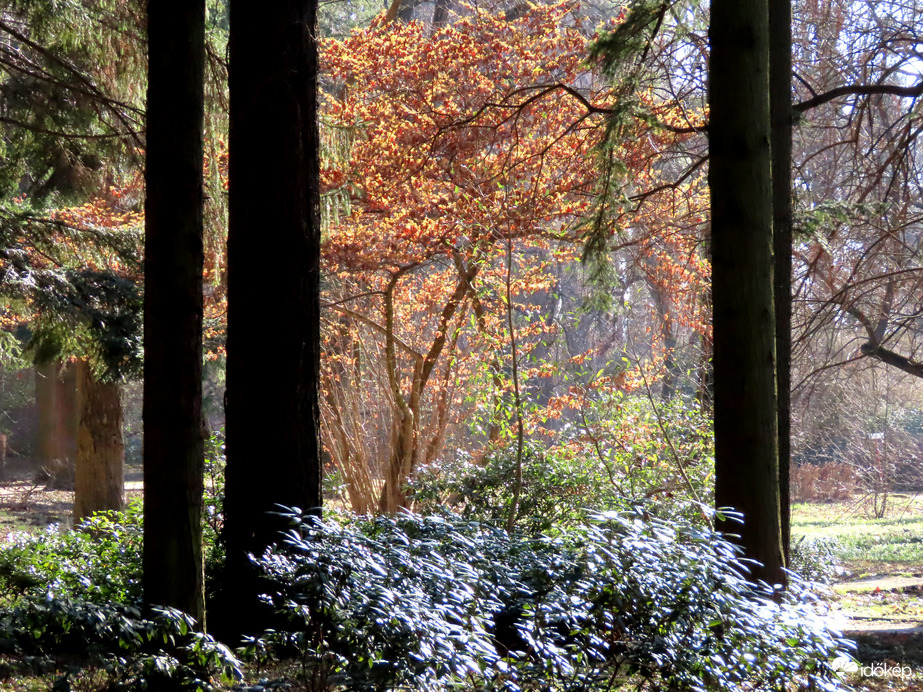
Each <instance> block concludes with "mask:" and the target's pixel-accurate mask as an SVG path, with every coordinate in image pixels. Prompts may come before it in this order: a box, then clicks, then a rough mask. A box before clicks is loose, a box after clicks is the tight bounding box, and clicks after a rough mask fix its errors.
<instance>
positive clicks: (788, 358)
mask: <svg viewBox="0 0 923 692" xmlns="http://www.w3.org/2000/svg"><path fill="white" fill-rule="evenodd" d="M769 41H770V43H769V56H770V57H769V60H770V62H769V88H770V108H771V118H772V208H773V212H772V218H773V223H772V237H773V249H774V253H775V267H774V275H773V281H774V291H775V308H776V362H777V364H778V365H777V372H776V379H777V382H778V388H777V389H778V391H777V396H778V418H779V421H778V426H779V430H778V433H779V506H780V511H781V520H782V550H783V552H784V554H785V564H786V565H788V564H789V557H790V551H791V513H792V509H791V489H790V469H791V463H792V461H791V457H792V451H791V386H792V381H791V380H792V377H791V373H792V115H793V113H794V111H793V109H792V3H791V0H769Z"/></svg>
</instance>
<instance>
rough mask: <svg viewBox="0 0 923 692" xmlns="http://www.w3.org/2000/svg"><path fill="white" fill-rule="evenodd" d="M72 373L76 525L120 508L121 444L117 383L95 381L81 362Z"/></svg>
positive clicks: (122, 486)
mask: <svg viewBox="0 0 923 692" xmlns="http://www.w3.org/2000/svg"><path fill="white" fill-rule="evenodd" d="M72 367H73V366H72ZM75 370H76V372H75V375H76V385H77V386H76V390H77V399H78V407H79V412H80V414H79V428H78V434H77V454H76V459H75V462H74V525H75V526H76V525H77V524H79V523H80V521H81V520H83V519H85V518H87V517H89V516H90V515H92V514H93V513H94V512H100V511H103V510H110V509H112V510H121V509H124V507H125V498H124V491H125V445H124V444H123V442H122V402H121V398H120V396H119V386H118V384H116V383H114V382H100V381H98V380H97V379H96V377H94V375H93V370H92V369H91V368H90V366H89V365H88V364H87V362H86V361H84V360H80V361H78V362H77V364H76V368H75Z"/></svg>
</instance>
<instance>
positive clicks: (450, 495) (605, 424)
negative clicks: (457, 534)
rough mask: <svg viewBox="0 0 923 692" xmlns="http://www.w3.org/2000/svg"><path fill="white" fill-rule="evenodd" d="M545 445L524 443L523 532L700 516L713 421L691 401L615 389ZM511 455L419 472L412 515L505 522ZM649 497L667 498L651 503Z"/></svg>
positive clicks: (509, 451)
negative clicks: (609, 514)
mask: <svg viewBox="0 0 923 692" xmlns="http://www.w3.org/2000/svg"><path fill="white" fill-rule="evenodd" d="M580 418H581V420H580V422H579V423H571V424H568V425H566V426H565V427H564V429H563V430H561V431H560V433H559V434H557V436H556V440H557V441H556V443H555V444H554V445H553V446H552V447H549V448H545V447H543V446H541V445H539V444H536V443H534V442H533V443H531V444H528V445H527V447H526V450H525V454H524V456H523V487H522V495H521V498H520V507H519V517H520V524H519V528H520V529H521V530H526V531H528V532H531V533H534V534H539V533H542V532H546V531H548V530H550V529H551V528H552V527H553V526H555V525H556V524H560V523H562V522H565V523H566V522H576V523H582V522H583V521H585V520H586V518H587V517H588V516H589V515H590V514H592V513H593V512H599V511H612V510H627V509H629V508H631V507H633V506H634V505H636V504H638V503H645V504H646V506H647V510H648V511H649V512H654V513H656V514H657V515H658V516H661V517H665V518H666V517H670V516H675V515H677V513H678V512H686V513H687V518H692V517H695V516H698V517H701V513H700V511H699V510H698V504H695V503H694V502H691V501H695V502H706V503H707V502H709V501H710V499H711V492H712V490H711V487H712V480H713V471H714V462H713V459H714V443H713V436H712V430H711V423H710V420H709V419H708V417H707V416H706V415H705V414H703V413H702V412H701V411H700V410H699V408H698V406H697V405H696V404H695V403H694V402H689V401H686V400H685V399H683V398H682V397H676V398H674V399H673V400H671V401H669V402H652V401H650V400H649V399H648V398H646V397H639V396H634V397H631V396H627V395H624V394H621V393H613V394H609V395H606V396H605V397H601V398H599V399H597V400H595V401H593V402H591V404H589V405H588V406H587V408H586V410H584V411H582V413H581V417H580ZM515 456H516V455H515V450H514V449H513V448H512V446H511V445H510V446H507V447H503V448H499V449H496V450H494V451H493V452H492V453H491V454H489V455H488V456H487V457H485V458H484V460H483V461H482V462H476V461H475V460H472V459H471V458H469V457H467V456H464V455H457V456H456V457H455V458H453V459H450V460H447V461H443V462H441V463H440V464H438V465H432V466H429V467H425V468H423V469H421V470H420V471H419V472H418V473H417V476H416V478H415V479H414V480H413V481H412V484H413V497H414V501H415V502H416V503H417V509H418V510H420V511H421V512H423V513H432V512H438V511H441V510H442V509H443V508H444V507H445V506H446V504H447V502H448V503H451V504H452V505H453V509H454V510H455V511H458V512H459V513H460V514H461V516H462V517H464V518H467V519H472V520H480V521H487V522H490V523H492V524H496V525H502V524H503V523H504V522H505V520H506V516H507V512H508V510H509V502H510V488H511V487H512V483H513V476H514V470H515ZM650 500H654V501H658V500H666V501H664V502H654V503H651V502H649V501H650Z"/></svg>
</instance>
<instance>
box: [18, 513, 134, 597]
mask: <svg viewBox="0 0 923 692" xmlns="http://www.w3.org/2000/svg"><path fill="white" fill-rule="evenodd" d="M78 529H79V530H77V531H70V530H67V529H64V528H62V527H60V526H58V525H52V526H49V527H47V528H46V529H45V530H44V531H42V532H41V533H28V532H20V533H13V534H9V535H8V536H7V537H6V540H5V541H4V542H3V543H2V544H0V595H2V596H3V597H5V598H6V600H7V601H10V602H13V601H16V600H18V599H19V598H21V597H22V596H27V595H40V596H44V595H46V594H48V595H54V596H63V597H69V598H80V599H85V600H87V601H92V602H94V603H105V602H117V603H135V602H137V601H138V600H139V599H140V597H141V545H142V532H143V529H142V516H141V503H140V502H137V501H136V502H131V503H129V505H128V507H127V508H126V510H125V511H124V512H100V513H97V514H95V515H94V516H93V517H92V518H90V519H87V520H86V521H85V522H83V523H82V524H81V525H80V526H79V527H78Z"/></svg>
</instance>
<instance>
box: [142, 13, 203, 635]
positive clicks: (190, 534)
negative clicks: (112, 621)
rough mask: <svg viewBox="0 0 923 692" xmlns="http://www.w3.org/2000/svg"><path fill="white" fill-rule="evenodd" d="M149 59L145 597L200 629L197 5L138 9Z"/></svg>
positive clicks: (200, 89)
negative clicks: (144, 20) (143, 13)
mask: <svg viewBox="0 0 923 692" xmlns="http://www.w3.org/2000/svg"><path fill="white" fill-rule="evenodd" d="M148 56H149V58H148V59H149V72H148V92H147V147H146V148H147V169H146V171H145V180H146V186H147V199H146V201H145V207H144V211H145V217H146V225H145V259H144V283H145V287H144V599H145V601H146V602H147V603H148V604H152V605H153V604H157V605H167V606H173V607H176V608H180V609H181V610H184V611H186V612H187V613H189V614H190V615H192V616H193V617H195V618H196V619H197V620H198V621H199V622H200V623H204V617H205V597H204V578H203V567H202V492H203V480H202V474H203V469H204V440H203V439H202V411H201V409H202V267H203V248H202V194H203V193H202V154H203V146H202V128H203V113H204V88H203V85H204V64H205V62H204V61H205V2H204V0H186V1H185V2H173V3H168V2H156V1H155V2H150V3H149V4H148Z"/></svg>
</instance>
